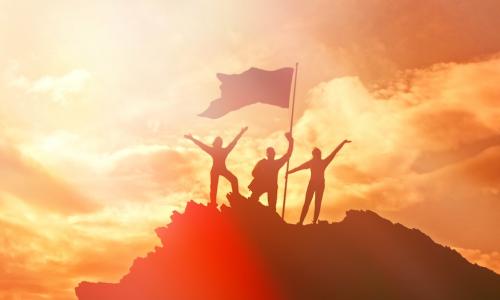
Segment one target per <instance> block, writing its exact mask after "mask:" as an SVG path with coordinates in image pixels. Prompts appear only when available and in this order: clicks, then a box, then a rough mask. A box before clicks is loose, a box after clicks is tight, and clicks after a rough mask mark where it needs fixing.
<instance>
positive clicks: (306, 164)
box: [288, 160, 311, 174]
mask: <svg viewBox="0 0 500 300" xmlns="http://www.w3.org/2000/svg"><path fill="white" fill-rule="evenodd" d="M310 164H311V161H310V160H309V161H306V162H305V163H303V164H301V165H300V166H298V167H296V168H293V169H291V170H290V171H288V174H292V173H295V172H297V171H300V170H305V169H309V167H310Z"/></svg>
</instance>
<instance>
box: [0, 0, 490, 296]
mask: <svg viewBox="0 0 500 300" xmlns="http://www.w3.org/2000/svg"><path fill="white" fill-rule="evenodd" d="M499 27H500V3H499V2H498V1H495V0H479V1H465V0H433V1H430V0H422V1H413V0H398V1H396V0H356V1H352V0H349V1H348V0H335V1H326V0H314V1H307V2H304V1H285V0H279V1H262V0H257V1H238V2H236V1H229V0H227V1H226V0H222V1H217V3H214V2H213V1H204V0H187V1H182V2H179V1H152V0H149V1H140V2H134V3H132V2H130V3H124V2H123V1H93V0H90V1H89V0H87V1H76V0H75V1H67V0H65V1H62V0H53V1H44V2H42V1H25V0H19V1H5V0H4V1H0V45H1V47H0V224H1V226H0V299H2V300H3V299H9V300H15V299H23V300H31V299H75V296H74V291H73V289H74V287H75V286H76V285H77V284H78V282H80V281H82V280H87V281H106V282H113V281H117V280H119V279H120V277H121V276H122V275H124V274H125V273H127V270H128V268H129V267H130V265H131V264H132V261H133V259H134V258H135V257H138V256H144V255H145V254H146V253H147V252H148V251H151V250H152V249H154V247H155V246H157V245H159V240H158V239H157V237H156V236H155V234H154V229H155V228H156V227H159V226H163V225H165V224H167V223H168V222H169V219H170V214H171V213H172V211H174V210H179V211H182V210H183V208H184V206H185V204H186V203H187V201H189V200H190V199H193V200H195V201H199V202H204V203H206V202H207V201H208V181H209V180H208V179H209V168H210V160H209V157H207V156H206V155H205V154H204V153H203V152H201V151H199V149H197V148H196V147H195V146H194V145H192V144H191V143H189V141H187V140H185V139H183V135H184V134H186V133H192V134H193V135H195V136H197V137H199V138H200V139H202V140H204V141H206V142H211V141H212V140H213V138H214V137H215V136H221V137H223V139H224V141H225V142H226V143H227V142H228V141H229V140H230V139H231V138H232V137H233V136H234V135H236V134H237V133H238V131H239V129H240V128H241V127H244V126H248V127H249V130H248V132H247V133H246V134H245V136H244V137H243V138H242V140H241V141H240V143H239V144H238V145H237V147H236V148H235V150H234V152H233V153H232V154H231V155H230V157H229V160H228V167H229V168H230V169H231V170H233V171H234V173H235V174H236V175H237V176H238V177H239V180H240V182H241V183H242V184H241V192H242V193H247V192H248V191H247V190H246V188H245V187H246V185H247V184H248V183H249V182H250V179H251V177H250V173H251V170H252V167H253V165H254V164H255V163H256V162H257V161H258V160H259V159H260V158H263V157H264V154H265V149H266V148H267V147H268V146H273V147H275V148H276V150H277V152H278V154H279V153H283V152H284V151H285V150H286V139H285V138H284V136H283V134H284V132H285V131H286V130H287V127H288V121H289V114H288V111H287V110H284V109H281V108H279V107H272V106H267V105H255V106H251V107H247V108H244V109H241V110H240V111H237V112H233V113H230V114H228V115H227V116H225V117H223V118H221V119H217V120H210V119H204V118H200V117H198V116H197V114H198V113H200V112H202V111H203V110H204V109H205V108H206V107H207V106H208V103H209V102H210V101H211V100H214V99H216V98H217V97H218V95H219V82H218V80H217V78H216V76H215V74H216V73H219V72H221V73H230V74H231V73H241V72H243V71H245V70H247V69H248V68H250V67H259V68H263V69H269V70H272V69H277V68H281V67H293V66H294V65H295V63H296V62H298V63H299V71H298V82H297V98H296V103H297V104H296V108H297V111H296V118H295V126H294V137H295V139H296V149H295V151H294V153H293V156H292V158H291V165H292V166H295V165H298V164H300V163H302V162H303V161H305V160H307V159H309V158H310V156H311V154H310V152H311V150H312V148H313V147H319V148H321V149H322V151H323V153H325V154H326V153H328V152H329V151H331V150H333V149H334V148H335V147H336V146H337V144H338V143H340V142H341V141H342V140H343V139H345V138H348V139H350V140H352V141H353V143H352V144H349V145H347V146H346V147H345V148H344V149H343V150H342V151H341V152H340V153H339V155H338V156H337V157H336V159H335V160H334V162H333V164H332V166H331V167H330V168H329V169H328V170H327V188H326V191H325V196H324V201H323V208H322V213H321V216H320V219H322V220H328V221H330V222H332V221H340V220H341V219H342V218H343V216H344V214H345V211H346V210H349V209H370V210H373V211H375V212H377V213H379V214H380V215H382V216H383V217H386V218H389V219H390V220H392V221H394V222H400V223H402V224H404V225H406V226H408V227H415V228H418V229H419V230H421V231H423V232H425V233H426V234H428V235H430V236H431V237H432V238H433V239H434V240H435V241H437V242H439V243H442V244H445V245H448V246H450V247H453V248H454V249H456V250H457V251H460V253H462V255H464V256H465V257H466V258H467V259H469V260H470V261H472V262H474V263H478V264H480V265H482V266H486V267H488V268H490V269H492V270H495V271H496V272H497V273H500V239H498V238H496V237H498V236H500V176H499V175H500V174H499V170H500V122H499V120H500V88H499V87H498V82H499V81H500V36H499V35H498V30H497V28H499ZM307 175H308V174H307V172H303V173H297V174H294V175H292V176H290V181H289V190H288V192H289V193H288V195H289V196H288V199H287V207H286V220H287V221H288V222H291V223H295V222H297V220H298V217H299V213H300V208H301V206H302V203H303V197H304V192H305V182H306V181H307V180H308V178H307ZM281 178H283V175H281ZM229 190H230V187H229V184H228V183H227V182H224V181H221V187H220V191H219V198H220V202H221V203H225V200H224V197H223V195H224V194H225V193H226V192H227V191H229ZM280 193H282V191H280ZM280 199H281V197H280ZM280 202H281V201H280ZM280 205H281V204H279V205H278V206H279V207H278V209H279V210H281V206H280ZM310 218H312V216H308V218H307V219H306V221H309V220H310Z"/></svg>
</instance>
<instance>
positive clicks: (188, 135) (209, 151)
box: [184, 134, 212, 154]
mask: <svg viewBox="0 0 500 300" xmlns="http://www.w3.org/2000/svg"><path fill="white" fill-rule="evenodd" d="M184 137H185V138H186V139H188V140H190V141H192V142H193V143H195V145H196V146H198V147H200V148H201V149H202V150H203V151H205V152H207V153H208V154H210V153H211V150H212V147H210V146H208V145H205V144H203V143H202V142H201V141H199V140H197V139H195V138H194V137H193V136H192V135H191V134H186V135H185V136H184Z"/></svg>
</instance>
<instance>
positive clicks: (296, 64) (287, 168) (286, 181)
mask: <svg viewBox="0 0 500 300" xmlns="http://www.w3.org/2000/svg"><path fill="white" fill-rule="evenodd" d="M298 72H299V63H298V62H297V63H295V78H294V80H293V96H292V112H291V114H290V135H291V136H293V135H292V133H293V114H294V112H295V90H296V89H297V74H298ZM289 169H290V158H288V161H287V162H286V173H285V191H284V192H283V208H282V209H281V219H282V220H285V205H286V191H287V188H288V170H289Z"/></svg>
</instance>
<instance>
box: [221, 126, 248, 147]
mask: <svg viewBox="0 0 500 300" xmlns="http://www.w3.org/2000/svg"><path fill="white" fill-rule="evenodd" d="M247 130H248V127H244V128H242V129H241V131H240V133H238V135H237V136H235V137H234V139H233V141H232V142H231V143H229V145H227V147H226V149H227V150H228V151H231V150H233V148H234V146H236V143H238V141H239V139H240V138H241V136H242V135H243V134H244V133H245V131H247Z"/></svg>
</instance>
